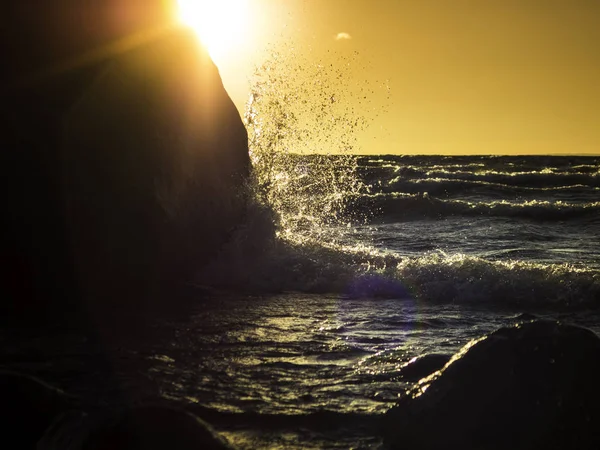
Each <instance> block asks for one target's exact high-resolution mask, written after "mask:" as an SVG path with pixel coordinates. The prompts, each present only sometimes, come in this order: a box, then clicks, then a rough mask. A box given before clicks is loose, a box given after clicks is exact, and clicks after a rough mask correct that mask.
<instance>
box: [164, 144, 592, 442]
mask: <svg viewBox="0 0 600 450" xmlns="http://www.w3.org/2000/svg"><path fill="white" fill-rule="evenodd" d="M275 172H276V174H275V175H274V176H273V179H275V180H280V181H281V180H283V181H281V182H282V183H283V184H284V186H269V190H270V193H271V194H272V193H273V192H278V193H277V194H276V195H275V198H271V199H270V202H271V205H277V207H278V208H279V209H278V211H276V212H277V213H278V214H276V215H275V216H269V215H268V214H266V215H265V214H264V212H265V211H264V210H261V208H260V207H259V206H257V205H254V209H253V210H252V211H251V212H250V214H249V220H248V226H247V227H246V228H243V229H242V230H239V231H238V233H239V239H237V240H234V243H235V245H233V248H232V249H225V250H224V252H223V255H222V257H223V260H221V261H218V262H217V263H216V264H215V267H214V268H213V269H212V270H211V269H209V270H208V271H207V275H205V276H204V278H203V277H202V276H200V277H199V278H198V280H197V283H198V286H201V287H203V288H204V289H207V288H209V287H210V289H215V290H216V291H214V292H215V293H216V292H219V293H220V294H219V295H220V296H221V297H220V298H219V300H215V302H216V303H210V305H211V306H208V305H203V306H202V308H201V310H199V311H198V315H197V316H194V317H192V318H190V321H189V324H190V326H191V328H189V329H186V331H185V332H183V333H181V334H180V335H179V336H180V337H183V339H184V341H180V342H177V343H175V344H174V347H175V348H178V349H189V348H194V349H197V350H198V351H201V352H202V354H203V355H211V356H210V357H208V358H207V359H206V360H205V358H204V357H202V358H200V360H202V361H203V362H201V363H199V362H198V360H197V359H194V358H191V359H190V358H185V357H184V358H181V357H179V358H178V357H174V356H173V352H171V353H169V352H165V354H167V355H171V356H169V358H173V360H172V361H171V360H169V363H164V364H157V367H156V368H155V369H156V370H157V373H159V374H162V375H165V374H166V373H170V375H169V376H168V377H165V380H164V382H165V386H166V388H165V390H166V391H170V394H171V395H173V396H174V397H176V398H180V399H181V398H187V399H188V401H191V402H192V403H195V402H197V403H199V404H200V405H203V406H205V407H209V408H212V409H214V410H218V411H221V413H222V415H221V416H219V419H217V422H218V421H220V420H223V422H222V423H223V428H222V430H223V431H224V432H225V433H226V435H227V436H228V437H229V438H230V439H231V440H232V441H233V442H235V443H237V444H238V445H239V446H240V447H242V448H379V447H380V446H381V443H380V441H379V440H378V438H377V422H378V418H379V417H380V415H381V414H383V413H385V411H386V410H387V409H388V408H389V407H391V406H392V405H393V404H394V403H395V402H396V401H397V399H398V397H399V396H400V395H402V394H403V392H404V391H405V390H406V389H407V388H409V387H410V386H411V384H410V383H407V382H404V381H403V380H402V376H401V375H402V366H403V364H405V363H407V362H408V361H409V360H410V359H411V358H414V357H416V356H420V355H424V354H430V353H437V354H440V353H441V354H452V353H454V352H455V351H457V350H458V349H459V348H460V347H461V346H462V345H464V344H466V343H467V342H468V341H469V340H471V339H473V338H477V337H480V336H481V335H483V334H485V333H487V332H490V331H493V330H494V329H496V328H498V327H500V326H503V325H509V324H512V323H515V322H517V321H518V320H519V318H520V317H521V315H522V314H524V313H526V314H533V315H536V316H538V317H544V318H556V319H559V320H564V321H568V322H571V323H577V324H580V325H582V326H586V327H588V328H591V329H592V330H594V331H596V332H599V331H600V314H599V311H600V309H599V308H598V306H599V305H600V245H599V244H600V241H599V239H598V236H599V233H600V202H599V197H598V193H599V191H600V158H597V157H558V156H557V157H549V156H545V157H535V156H518V157H489V156H472V157H441V156H376V157H372V156H360V157H348V156H322V155H321V156H319V155H313V156H297V155H288V156H287V157H286V158H284V159H283V160H282V161H280V162H279V165H277V170H276V171H275ZM340 179H341V180H342V181H340ZM343 181H346V183H344V182H343ZM277 195H282V196H283V197H284V200H285V201H286V202H287V203H279V201H280V199H278V198H277ZM292 200H293V201H292ZM268 201H269V200H268ZM290 203H291V204H290ZM261 211H262V212H261ZM271 220H274V221H275V223H277V224H278V225H277V226H276V227H275V229H274V230H273V232H274V233H275V235H276V236H277V237H276V238H275V239H274V240H272V241H271V240H269V239H268V237H267V235H266V234H263V233H262V232H264V230H266V229H269V230H270V228H269V227H268V226H266V225H265V224H266V223H267V224H268V223H270V221H271ZM241 261H244V264H241V265H240V262H241ZM240 266H241V267H240ZM225 268H227V269H225ZM219 274H225V275H226V276H225V279H222V278H220V277H219ZM232 290H233V292H232ZM227 292H228V293H227ZM242 292H243V293H245V294H241V293H242ZM207 323H210V324H211V326H210V327H208V328H207V327H206V324H207ZM176 328H178V326H176ZM178 329H179V328H178ZM180 331H181V330H180ZM178 364H182V367H180V370H183V366H186V369H185V370H184V372H183V373H186V374H187V376H188V377H189V378H185V381H182V379H181V378H180V377H181V373H182V372H180V371H178V370H177V367H178ZM187 364H189V365H190V366H187ZM194 368H195V369H194ZM169 371H171V372H169ZM199 380H202V381H199ZM175 385H178V386H180V388H181V389H180V390H179V389H173V386H175ZM225 417H227V419H225ZM233 417H237V418H238V419H240V420H241V422H243V421H244V420H247V421H248V422H247V423H248V426H247V427H246V428H245V429H235V425H234V422H235V420H233V419H232V418H233ZM238 424H239V423H238ZM242 428H243V427H242Z"/></svg>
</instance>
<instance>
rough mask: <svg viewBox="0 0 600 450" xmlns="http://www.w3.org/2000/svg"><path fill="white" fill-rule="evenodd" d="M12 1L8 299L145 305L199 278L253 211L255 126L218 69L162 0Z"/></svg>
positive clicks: (2, 128) (4, 54) (2, 141)
mask: <svg viewBox="0 0 600 450" xmlns="http://www.w3.org/2000/svg"><path fill="white" fill-rule="evenodd" d="M11 3H14V5H13V6H11V7H9V8H7V9H6V10H3V14H2V18H1V20H2V22H3V25H2V27H1V28H0V40H1V41H2V44H1V45H0V52H1V54H0V57H1V58H2V60H3V65H2V68H0V80H1V81H2V82H3V83H2V85H1V86H0V146H1V147H2V148H3V151H2V156H0V167H2V170H3V176H2V177H1V178H0V179H1V180H2V181H1V182H0V196H1V201H2V206H3V212H2V217H1V221H0V236H1V237H0V239H1V242H0V244H1V245H2V248H3V257H2V260H1V261H2V262H1V263H0V295H1V296H2V300H1V301H0V309H4V310H11V309H13V310H14V309H21V310H24V311H25V312H26V314H27V315H28V317H29V316H34V315H35V314H34V311H41V310H42V308H46V309H47V310H53V309H54V308H55V307H56V306H58V305H59V304H64V303H66V302H68V301H69V300H71V303H72V304H73V306H74V307H77V308H81V298H82V297H86V298H88V299H89V298H92V300H93V301H92V304H93V306H94V307H97V306H98V304H104V303H110V305H109V306H110V307H109V309H110V308H114V307H115V306H117V305H118V306H132V304H133V305H135V302H136V299H137V300H140V301H143V302H146V301H147V299H148V297H150V296H151V295H155V293H156V292H159V291H160V289H161V288H163V287H171V286H173V285H176V284H180V283H181V282H182V281H185V280H187V279H188V278H189V277H190V275H191V274H192V273H193V272H194V271H195V270H196V269H197V268H198V267H200V266H202V265H203V264H205V263H206V262H207V261H209V260H210V258H211V257H212V256H214V254H215V253H216V252H217V250H218V249H219V248H220V246H221V245H222V244H223V243H224V242H225V241H226V240H227V239H228V237H229V234H230V232H231V230H232V229H233V228H234V227H235V226H236V225H237V224H238V223H239V222H240V220H241V219H242V215H243V213H244V207H245V199H244V189H243V188H244V183H245V181H246V179H247V176H248V173H249V168H250V162H249V157H248V142H247V134H246V130H245V127H244V125H243V123H242V121H241V119H240V117H239V114H238V112H237V110H236V108H235V106H234V104H233V103H232V101H231V99H230V98H229V96H228V95H227V93H226V91H225V89H224V87H223V84H222V82H221V79H220V76H219V73H218V70H217V68H216V67H215V65H214V64H213V62H212V61H211V60H210V58H209V56H208V54H207V53H206V51H205V50H204V49H203V48H202V47H201V45H199V43H198V42H197V41H196V38H195V36H193V35H191V34H190V32H187V31H185V30H183V29H178V28H176V27H173V26H171V25H170V24H169V17H168V16H169V14H168V13H167V12H166V10H165V9H164V4H165V2H163V1H162V0H152V1H148V2H133V3H131V2H126V1H124V0H106V1H99V2H92V3H89V4H88V3H86V4H85V5H83V4H81V2H74V1H73V0H56V1H53V2H47V3H48V5H46V3H44V5H38V4H37V3H38V2H35V3H36V4H35V5H31V4H30V3H31V1H30V0H24V1H23V2H16V1H15V2H11ZM138 3H139V7H138V6H136V5H138ZM167 3H168V2H167ZM125 6H126V8H125ZM31 8H35V11H36V13H35V14H31ZM39 8H42V10H40V9H39ZM90 8H91V9H90ZM119 8H121V9H119ZM125 12H126V13H127V14H125ZM46 13H48V14H46ZM80 13H81V15H82V17H87V18H90V17H91V18H93V20H92V22H90V24H88V25H90V26H89V27H87V26H84V25H81V23H80V19H81V18H80V17H79V16H78V14H80ZM71 16H73V17H71ZM75 16H76V17H75ZM117 19H118V20H117ZM81 20H83V19H81ZM71 25H72V26H71ZM138 32H141V33H138ZM124 36H127V37H126V38H125V39H120V38H122V37H124ZM138 306H139V305H136V308H133V309H137V307H138Z"/></svg>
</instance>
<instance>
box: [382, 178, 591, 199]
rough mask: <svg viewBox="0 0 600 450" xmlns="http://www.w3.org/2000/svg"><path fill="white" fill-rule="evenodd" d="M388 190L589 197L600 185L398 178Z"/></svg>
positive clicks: (387, 185)
mask: <svg viewBox="0 0 600 450" xmlns="http://www.w3.org/2000/svg"><path fill="white" fill-rule="evenodd" d="M379 190H380V191H381V192H384V193H395V192H396V193H409V194H410V193H422V192H428V193H429V194H431V195H440V196H450V195H453V194H462V195H466V194H473V193H474V194H476V195H479V196H488V197H492V198H494V197H496V198H497V197H501V198H503V197H508V196H513V197H514V196H560V195H569V196H575V195H579V196H588V195H590V193H595V194H596V193H597V191H600V187H590V186H587V185H583V184H575V185H564V186H562V185H560V186H551V187H535V186H511V185H508V184H502V183H493V182H490V181H481V180H463V179H451V178H425V179H417V180H415V179H412V180H411V179H403V178H400V177H396V178H394V179H391V180H390V181H388V182H387V183H386V184H385V185H384V186H382V187H381V188H380V189H379Z"/></svg>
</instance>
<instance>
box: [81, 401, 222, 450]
mask: <svg viewBox="0 0 600 450" xmlns="http://www.w3.org/2000/svg"><path fill="white" fill-rule="evenodd" d="M81 448H82V450H167V449H176V450H188V449H189V450H198V449H204V450H228V449H229V450H231V449H232V447H230V446H229V444H228V443H227V441H225V440H224V439H223V438H222V437H221V436H219V435H218V433H217V432H215V430H213V429H212V427H211V426H210V425H208V424H207V423H206V422H204V421H203V420H201V419H199V418H198V417H196V416H195V415H194V414H192V413H190V412H188V411H185V410H184V409H180V408H174V407H167V406H159V405H145V406H139V407H135V408H129V409H126V410H123V411H121V412H119V413H116V414H113V415H112V416H110V417H109V418H107V419H105V421H104V422H102V423H101V424H100V425H99V426H98V427H96V428H95V429H93V430H92V431H91V432H90V433H89V435H88V436H87V437H86V439H85V442H84V443H83V445H82V446H81Z"/></svg>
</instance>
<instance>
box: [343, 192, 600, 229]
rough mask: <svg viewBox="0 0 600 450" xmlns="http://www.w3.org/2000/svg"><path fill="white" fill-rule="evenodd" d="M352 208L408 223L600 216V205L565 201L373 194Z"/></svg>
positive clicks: (373, 215) (356, 202)
mask: <svg viewBox="0 0 600 450" xmlns="http://www.w3.org/2000/svg"><path fill="white" fill-rule="evenodd" d="M349 207H350V208H354V209H356V210H359V211H364V212H365V214H366V213H367V212H369V214H370V215H371V218H372V219H374V218H379V219H382V220H385V221H396V222H404V221H411V220H422V219H440V218H444V217H449V216H463V217H464V216H466V217H474V216H491V217H514V218H523V219H533V220H542V221H552V220H554V221H556V220H563V221H564V220H571V219H579V218H582V217H592V218H595V217H597V215H598V213H600V202H589V203H570V202H564V201H542V200H529V201H524V202H519V203H517V202H509V201H507V200H496V201H488V202H477V201H468V200H452V199H447V200H442V199H439V198H436V197H433V196H430V195H429V194H428V193H425V194H404V193H392V194H372V195H363V196H360V197H357V198H355V199H354V201H353V202H350V205H349Z"/></svg>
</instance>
